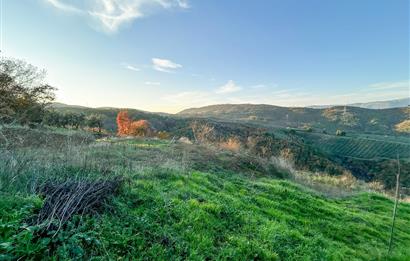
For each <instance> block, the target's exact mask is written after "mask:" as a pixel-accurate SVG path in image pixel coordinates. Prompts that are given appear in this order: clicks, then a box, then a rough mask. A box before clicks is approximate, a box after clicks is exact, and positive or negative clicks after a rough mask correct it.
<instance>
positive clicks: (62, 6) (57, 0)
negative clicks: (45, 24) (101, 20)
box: [45, 0, 85, 14]
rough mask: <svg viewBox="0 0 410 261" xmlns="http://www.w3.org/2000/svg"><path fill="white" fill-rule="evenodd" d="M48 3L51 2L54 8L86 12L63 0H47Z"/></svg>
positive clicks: (79, 12) (80, 12)
mask: <svg viewBox="0 0 410 261" xmlns="http://www.w3.org/2000/svg"><path fill="white" fill-rule="evenodd" d="M45 1H46V3H48V4H50V5H51V6H53V7H54V8H57V9H60V10H62V11H65V12H71V13H78V14H83V13H85V12H84V11H83V10H81V9H79V8H77V7H75V6H73V5H70V4H66V3H64V2H63V1H61V0H45Z"/></svg>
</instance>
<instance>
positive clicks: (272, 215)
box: [0, 132, 410, 260]
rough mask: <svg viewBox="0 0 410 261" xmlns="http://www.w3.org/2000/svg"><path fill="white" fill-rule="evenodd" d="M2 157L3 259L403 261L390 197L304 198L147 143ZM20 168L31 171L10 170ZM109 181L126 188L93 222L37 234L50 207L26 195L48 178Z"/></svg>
mask: <svg viewBox="0 0 410 261" xmlns="http://www.w3.org/2000/svg"><path fill="white" fill-rule="evenodd" d="M60 133H61V132H60ZM68 140H69V139H68ZM0 155H1V161H0V162H1V163H0V174H1V175H0V193H1V197H0V210H1V211H0V240H1V243H0V259H51V258H58V259H87V260H89V259H91V258H92V259H108V260H112V259H114V260H115V259H118V258H125V259H128V258H129V259H132V258H136V257H138V258H140V259H145V260H148V259H149V260H179V259H189V260H221V259H223V260H224V259H234V260H301V259H302V260H345V259H346V258H348V259H350V260H389V259H388V257H390V258H392V260H406V259H407V258H409V255H410V253H409V252H408V249H407V246H408V245H409V244H410V230H409V227H410V221H409V220H410V218H409V217H410V205H408V204H406V203H401V204H400V205H399V211H398V216H397V223H396V230H395V231H396V232H395V241H394V248H393V253H392V255H387V248H388V240H389V233H390V224H391V213H392V208H393V202H392V201H391V200H390V199H388V198H386V197H384V196H382V195H380V194H376V193H368V192H363V191H360V190H359V191H351V192H349V193H348V194H347V195H346V196H345V197H343V198H340V197H335V196H334V195H332V194H327V193H323V192H322V191H321V190H313V189H309V188H307V187H305V186H304V185H303V184H302V185H297V184H296V183H294V182H293V181H292V179H289V178H290V177H289V173H287V172H286V170H283V169H282V170H281V169H280V168H278V167H277V166H275V165H271V164H270V163H268V162H266V161H264V160H263V159H262V158H257V157H253V158H252V157H249V155H242V154H240V153H235V152H231V151H227V150H221V149H218V148H215V147H212V146H202V145H189V144H178V143H177V144H174V143H171V142H170V141H160V140H152V139H104V140H97V141H95V142H92V143H90V144H89V145H84V144H83V145H76V144H71V145H70V144H66V145H64V146H56V144H53V143H50V144H49V147H47V148H38V147H26V148H25V149H23V150H21V149H20V150H16V151H10V153H4V154H0ZM16 160H17V163H18V164H25V166H26V167H25V168H24V169H16V168H14V167H13V163H12V162H14V161H16ZM45 163H47V164H45ZM10 177H14V179H11V178H10ZM116 177H121V179H123V180H125V182H124V184H123V185H122V188H121V189H120V190H119V191H117V192H116V193H114V194H113V195H112V196H111V197H108V198H106V199H105V200H104V201H103V203H102V204H101V205H100V207H99V208H95V209H94V210H93V211H92V212H87V213H79V214H74V215H73V216H72V217H71V218H70V219H69V220H68V221H67V222H64V223H63V226H62V227H60V228H58V226H56V227H55V226H51V227H49V228H48V229H47V227H45V226H44V225H41V224H32V221H31V220H33V218H35V217H36V216H37V215H38V214H39V213H40V212H41V210H42V207H43V206H44V202H45V201H46V200H47V198H45V197H43V196H42V195H41V194H39V192H38V190H37V189H33V188H36V187H38V186H40V187H41V186H43V184H45V185H47V184H50V183H47V181H50V180H54V181H59V182H63V183H62V184H70V183H69V182H74V181H86V182H97V181H98V180H101V179H104V180H107V182H108V181H109V180H113V179H115V178H116ZM342 180H344V179H342ZM329 181H330V180H329ZM349 182H351V181H349ZM353 182H354V181H353ZM309 183H310V182H309ZM331 183H333V182H330V183H329V184H327V183H323V186H333V185H331ZM348 184H349V185H348V186H346V188H348V187H351V186H352V185H351V183H348ZM47 186H49V185H47ZM366 190H368V189H366ZM347 191H348V190H347ZM48 202H49V201H48ZM406 249H407V250H406ZM393 257H394V258H396V259H393Z"/></svg>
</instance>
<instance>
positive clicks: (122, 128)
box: [117, 111, 131, 136]
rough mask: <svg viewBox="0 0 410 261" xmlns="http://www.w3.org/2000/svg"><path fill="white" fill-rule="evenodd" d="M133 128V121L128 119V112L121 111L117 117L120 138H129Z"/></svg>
mask: <svg viewBox="0 0 410 261" xmlns="http://www.w3.org/2000/svg"><path fill="white" fill-rule="evenodd" d="M130 126H131V120H130V118H129V117H128V112H127V111H120V112H119V113H118V115H117V127H118V132H117V135H118V136H127V135H129V130H130Z"/></svg>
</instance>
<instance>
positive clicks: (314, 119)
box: [178, 104, 410, 134]
mask: <svg viewBox="0 0 410 261" xmlns="http://www.w3.org/2000/svg"><path fill="white" fill-rule="evenodd" d="M409 113H410V109H409V108H407V107H404V108H392V109H381V110H372V109H364V108H358V107H349V106H347V107H345V106H336V107H331V108H325V109H313V108H303V107H300V108H297V107H294V108H292V107H279V106H273V105H263V104H261V105H254V104H221V105H211V106H206V107H201V108H191V109H187V110H183V111H181V112H179V113H178V115H179V116H185V117H186V116H188V117H206V118H215V119H221V120H227V121H241V122H248V123H254V124H259V125H263V126H267V127H292V128H301V127H305V128H316V129H319V130H321V131H331V132H334V131H336V130H337V129H342V130H352V131H358V132H367V133H379V134H392V133H398V132H400V133H408V132H409V130H407V129H405V128H403V125H406V121H408V120H409ZM400 124H401V125H400Z"/></svg>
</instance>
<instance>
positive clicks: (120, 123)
mask: <svg viewBox="0 0 410 261" xmlns="http://www.w3.org/2000/svg"><path fill="white" fill-rule="evenodd" d="M117 128H118V132H117V135H118V136H151V134H152V128H151V124H150V123H149V121H147V120H139V121H131V119H130V118H129V116H128V112H127V111H120V112H119V113H118V115H117Z"/></svg>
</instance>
